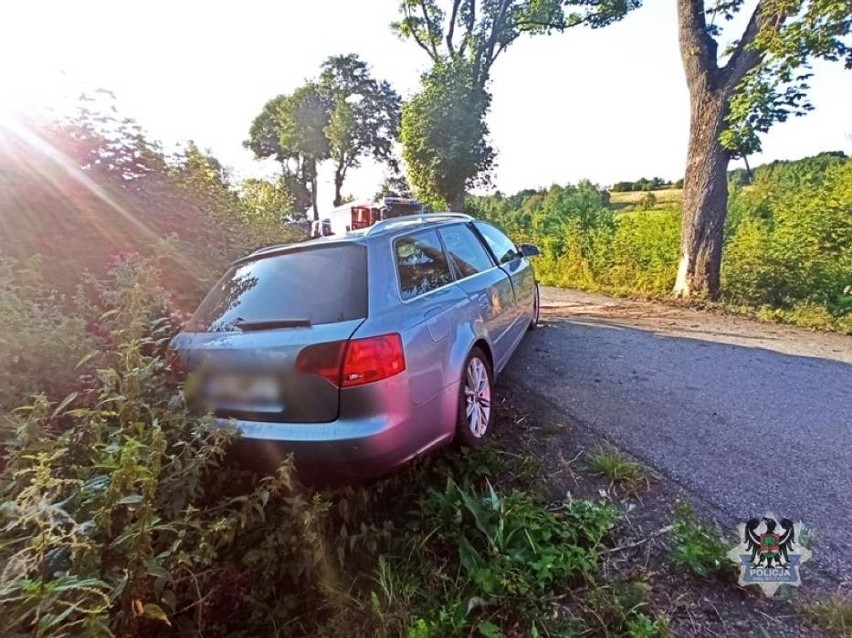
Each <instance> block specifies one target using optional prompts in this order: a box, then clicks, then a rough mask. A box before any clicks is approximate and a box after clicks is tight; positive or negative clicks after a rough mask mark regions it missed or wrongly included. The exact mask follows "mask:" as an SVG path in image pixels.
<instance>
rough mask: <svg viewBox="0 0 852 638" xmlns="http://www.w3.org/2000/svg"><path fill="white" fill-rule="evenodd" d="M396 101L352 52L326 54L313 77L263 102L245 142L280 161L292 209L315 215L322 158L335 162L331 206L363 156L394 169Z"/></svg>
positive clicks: (257, 153) (337, 201) (389, 89)
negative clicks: (318, 74) (350, 170)
mask: <svg viewBox="0 0 852 638" xmlns="http://www.w3.org/2000/svg"><path fill="white" fill-rule="evenodd" d="M400 101H401V100H400V97H399V95H398V94H397V93H396V91H394V90H393V88H392V87H391V86H390V85H389V84H388V83H387V82H382V81H378V80H376V79H374V78H373V77H372V75H371V74H370V71H369V67H368V66H367V64H366V63H365V62H363V61H362V60H361V59H360V58H359V57H358V56H357V55H354V54H350V55H344V56H335V57H331V58H329V59H328V60H326V61H325V62H324V63H323V65H322V69H321V73H320V77H319V78H318V79H317V80H315V81H309V82H307V83H305V84H304V85H303V86H301V87H299V88H298V89H296V90H295V91H294V92H293V93H290V94H287V95H279V96H278V97H275V98H273V99H272V100H270V101H269V102H267V103H266V105H264V107H263V110H262V111H261V113H260V114H259V115H258V116H257V117H256V118H255V120H254V122H253V123H252V125H251V128H250V130H249V139H248V140H247V141H246V143H245V145H246V146H247V147H248V148H250V149H251V150H252V151H253V152H254V154H255V156H256V157H259V158H266V157H269V158H273V159H275V160H277V161H278V162H279V163H281V166H282V170H283V173H284V176H285V179H286V180H287V186H288V190H289V191H290V192H291V194H292V195H293V196H294V198H295V202H296V206H297V209H300V211H304V210H305V209H306V208H307V207H308V206H313V208H314V213H315V215H316V214H317V208H318V206H317V170H318V166H319V164H320V163H322V162H323V161H325V160H329V159H330V160H332V161H333V162H334V168H335V174H334V182H335V196H334V205H335V206H337V205H339V204H340V203H341V202H342V195H341V189H342V187H343V183H344V180H345V178H346V173H347V171H348V170H349V169H350V168H354V167H357V166H359V164H360V162H361V160H362V158H363V157H365V156H371V157H373V158H374V159H376V160H378V161H382V162H386V163H388V164H390V165H391V167H392V168H395V167H396V165H395V161H394V158H393V153H392V151H393V139H394V137H395V136H396V133H397V129H398V127H399V109H400ZM303 205H304V208H301V206H303Z"/></svg>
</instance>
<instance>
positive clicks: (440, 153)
mask: <svg viewBox="0 0 852 638" xmlns="http://www.w3.org/2000/svg"><path fill="white" fill-rule="evenodd" d="M490 100H491V96H490V95H489V94H488V92H487V91H486V90H485V89H483V88H481V87H479V86H478V85H477V84H476V82H475V80H474V78H473V76H472V74H471V73H470V71H469V67H468V65H467V64H465V63H464V62H457V63H455V64H453V63H442V64H438V65H436V66H435V68H434V69H432V71H431V73H429V74H427V75H426V76H424V77H423V89H422V90H421V91H420V93H418V94H417V95H416V96H415V97H414V98H412V99H411V101H410V102H408V103H407V104H406V105H405V106H404V107H403V112H402V129H401V132H400V139H401V141H402V145H403V152H402V156H403V159H404V160H405V163H406V166H407V167H408V177H409V180H410V182H411V185H412V186H413V187H414V190H415V192H416V193H417V196H418V197H420V198H421V199H422V200H424V201H425V202H427V203H428V204H429V205H430V206H431V207H432V208H434V209H437V210H442V209H443V210H446V209H448V208H449V209H453V210H457V211H460V210H462V209H463V208H464V192H465V189H466V188H470V187H472V186H475V185H484V184H486V183H488V171H489V170H490V168H491V166H492V165H493V162H494V149H493V148H492V147H491V145H490V144H489V143H488V141H487V136H488V126H487V125H486V123H485V117H484V114H485V113H486V111H487V110H488V104H489V102H490Z"/></svg>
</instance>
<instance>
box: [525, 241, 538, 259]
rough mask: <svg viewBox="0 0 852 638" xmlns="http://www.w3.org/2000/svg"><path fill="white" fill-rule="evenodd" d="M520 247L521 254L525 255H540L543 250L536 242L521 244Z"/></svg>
mask: <svg viewBox="0 0 852 638" xmlns="http://www.w3.org/2000/svg"><path fill="white" fill-rule="evenodd" d="M520 248H521V254H522V255H523V256H524V257H538V256H539V255H540V254H541V251H540V250H539V249H538V246H536V245H535V244H521V246H520Z"/></svg>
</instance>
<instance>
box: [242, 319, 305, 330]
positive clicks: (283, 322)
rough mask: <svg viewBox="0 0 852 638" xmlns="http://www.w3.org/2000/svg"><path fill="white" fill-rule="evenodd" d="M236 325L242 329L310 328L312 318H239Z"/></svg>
mask: <svg viewBox="0 0 852 638" xmlns="http://www.w3.org/2000/svg"><path fill="white" fill-rule="evenodd" d="M234 325H235V326H236V327H237V328H239V329H240V330H246V331H249V330H276V329H278V328H310V327H311V320H310V319H270V320H268V321H246V320H245V319H237V320H236V321H235V322H234Z"/></svg>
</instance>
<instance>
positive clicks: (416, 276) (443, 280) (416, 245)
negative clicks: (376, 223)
mask: <svg viewBox="0 0 852 638" xmlns="http://www.w3.org/2000/svg"><path fill="white" fill-rule="evenodd" d="M394 253H395V256H396V267H397V270H398V271H399V292H400V295H401V296H402V298H403V300H406V299H413V298H414V297H417V296H418V295H423V294H426V293H427V292H429V291H430V290H435V289H436V288H440V287H441V286H444V285H446V284H448V283H450V282H451V281H452V280H453V276H452V273H451V272H450V264H449V262H448V261H447V256H446V254H444V247H443V246H442V245H441V240H440V239H438V233H437V232H435V231H434V230H430V231H426V232H422V233H417V234H415V235H409V236H407V237H401V238H400V239H397V240H396V242H394Z"/></svg>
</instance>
